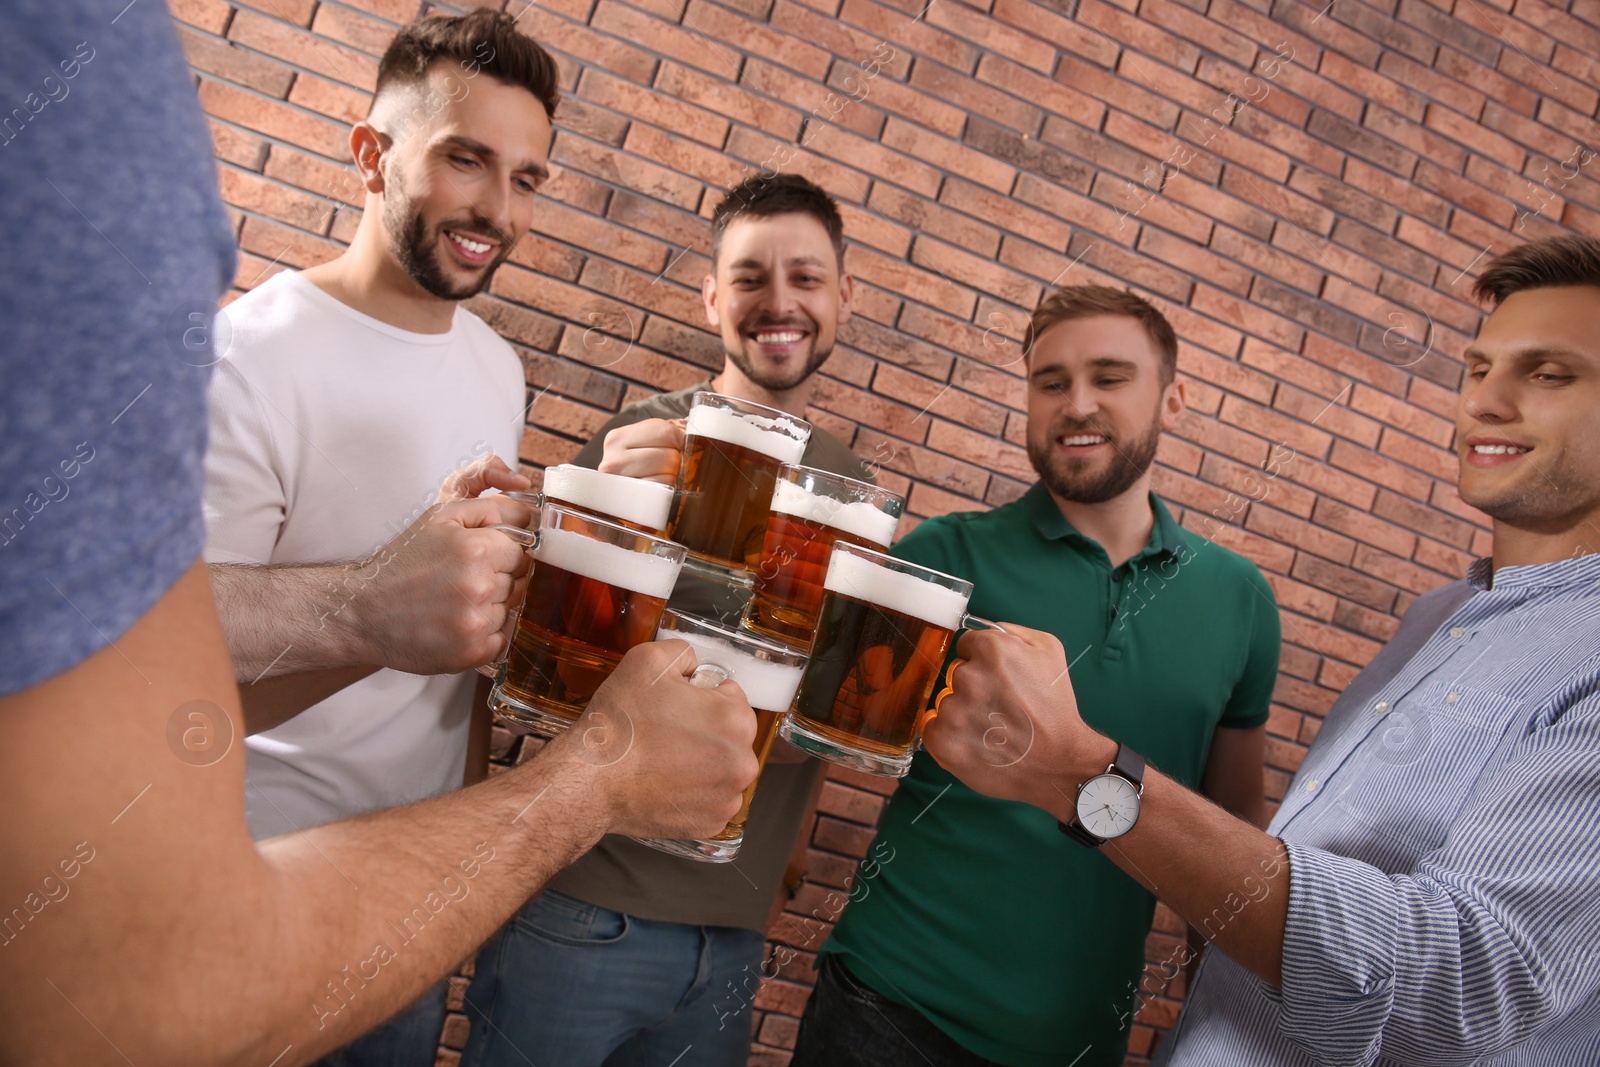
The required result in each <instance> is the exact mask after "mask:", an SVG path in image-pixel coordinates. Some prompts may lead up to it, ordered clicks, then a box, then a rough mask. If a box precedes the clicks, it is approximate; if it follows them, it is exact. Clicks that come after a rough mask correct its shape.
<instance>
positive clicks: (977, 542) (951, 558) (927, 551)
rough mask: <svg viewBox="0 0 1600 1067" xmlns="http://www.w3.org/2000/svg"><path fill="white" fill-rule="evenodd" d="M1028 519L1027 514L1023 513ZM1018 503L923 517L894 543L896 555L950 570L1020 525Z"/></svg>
mask: <svg viewBox="0 0 1600 1067" xmlns="http://www.w3.org/2000/svg"><path fill="white" fill-rule="evenodd" d="M1020 517H1021V518H1022V519H1023V521H1026V515H1021V516H1020ZM1018 518H1019V511H1018V504H1017V503H1016V502H1012V503H1010V504H1003V505H1001V506H1000V507H997V508H993V509H991V510H989V511H953V512H950V513H948V514H945V515H935V516H934V517H933V518H930V519H923V520H922V521H921V522H920V523H918V524H917V527H916V529H914V530H912V531H911V532H910V533H908V534H906V535H905V536H904V537H902V538H900V540H898V541H896V542H895V544H894V549H893V554H894V555H895V556H897V557H899V558H901V559H905V560H908V561H910V562H913V563H921V564H924V565H926V566H930V567H934V568H936V569H946V570H948V569H950V568H952V567H956V566H958V565H959V564H960V562H961V561H962V560H966V559H969V558H971V557H972V556H973V555H975V554H976V553H977V552H979V551H983V550H986V549H987V550H989V551H992V550H993V549H994V547H995V541H994V538H995V535H996V534H997V533H1000V532H1001V531H1003V530H1006V529H1009V528H1011V527H1013V526H1015V525H1016V523H1017V521H1018Z"/></svg>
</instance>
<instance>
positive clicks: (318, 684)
mask: <svg viewBox="0 0 1600 1067" xmlns="http://www.w3.org/2000/svg"><path fill="white" fill-rule="evenodd" d="M377 669H378V668H377V667H371V666H368V667H337V668H334V669H331V670H326V671H305V672H302V673H300V674H280V675H278V676H277V677H275V678H274V677H268V678H263V679H261V680H260V681H258V682H254V683H250V682H241V683H240V685H239V702H240V704H242V705H243V707H244V732H245V733H247V734H258V733H260V732H261V731H262V730H270V729H272V728H273V727H274V726H278V725H280V724H282V723H285V722H288V721H289V720H290V719H292V718H294V717H295V716H296V715H298V714H300V713H301V712H302V711H304V710H306V709H307V708H309V707H311V706H312V705H314V704H320V703H322V702H323V701H324V700H327V699H328V698H329V697H331V696H333V694H335V693H337V692H339V691H340V690H341V689H344V688H345V687H346V686H349V685H352V684H354V683H356V682H359V681H360V680H361V679H363V678H365V677H367V676H368V675H370V674H372V673H373V672H374V671H376V670H377Z"/></svg>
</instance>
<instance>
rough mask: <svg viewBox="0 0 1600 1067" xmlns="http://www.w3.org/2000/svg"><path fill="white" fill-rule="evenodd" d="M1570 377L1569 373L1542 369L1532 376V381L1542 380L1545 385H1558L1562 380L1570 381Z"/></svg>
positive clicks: (1571, 377)
mask: <svg viewBox="0 0 1600 1067" xmlns="http://www.w3.org/2000/svg"><path fill="white" fill-rule="evenodd" d="M1572 379H1573V376H1572V375H1570V374H1561V373H1558V372H1556V371H1553V370H1542V371H1539V372H1537V373H1535V374H1534V376H1533V380H1534V381H1536V382H1543V383H1544V384H1545V385H1560V384H1561V383H1563V382H1570V381H1572Z"/></svg>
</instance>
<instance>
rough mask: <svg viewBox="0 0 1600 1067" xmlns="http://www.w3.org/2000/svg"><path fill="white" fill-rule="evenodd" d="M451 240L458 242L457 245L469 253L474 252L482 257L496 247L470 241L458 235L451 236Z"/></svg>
mask: <svg viewBox="0 0 1600 1067" xmlns="http://www.w3.org/2000/svg"><path fill="white" fill-rule="evenodd" d="M450 239H451V240H452V241H454V242H456V244H458V245H460V246H461V247H462V248H465V249H466V250H467V251H468V252H472V253H474V254H475V255H480V256H481V255H483V254H484V253H485V252H487V251H489V249H491V248H493V247H494V245H491V244H486V243H484V242H483V241H469V240H468V239H467V238H465V237H462V236H461V235H460V234H458V233H453V234H451V235H450Z"/></svg>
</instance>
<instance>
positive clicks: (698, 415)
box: [684, 406, 810, 463]
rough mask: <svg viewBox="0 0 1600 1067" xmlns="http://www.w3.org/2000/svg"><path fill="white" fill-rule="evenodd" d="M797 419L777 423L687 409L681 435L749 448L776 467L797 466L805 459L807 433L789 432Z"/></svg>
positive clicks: (721, 411)
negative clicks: (687, 415)
mask: <svg viewBox="0 0 1600 1067" xmlns="http://www.w3.org/2000/svg"><path fill="white" fill-rule="evenodd" d="M799 421H800V420H797V419H785V420H781V421H780V420H779V419H776V418H764V417H763V416H760V415H754V414H751V413H749V412H738V411H732V410H730V409H728V408H721V407H710V406H696V407H693V408H690V409H689V418H688V421H687V423H686V424H685V426H684V433H686V434H690V435H693V436H696V437H709V438H712V439H713V440H717V441H724V442H726V443H728V444H730V445H738V446H739V447H741V448H748V449H749V450H750V451H752V452H759V453H761V454H762V455H763V456H770V457H771V458H773V459H775V460H777V461H778V462H779V463H799V462H800V457H801V456H803V455H805V451H806V441H807V439H808V438H809V437H810V433H809V429H810V427H809V426H807V433H805V434H804V435H796V434H795V432H794V431H793V429H792V428H791V427H792V426H793V424H794V423H796V422H799Z"/></svg>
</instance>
